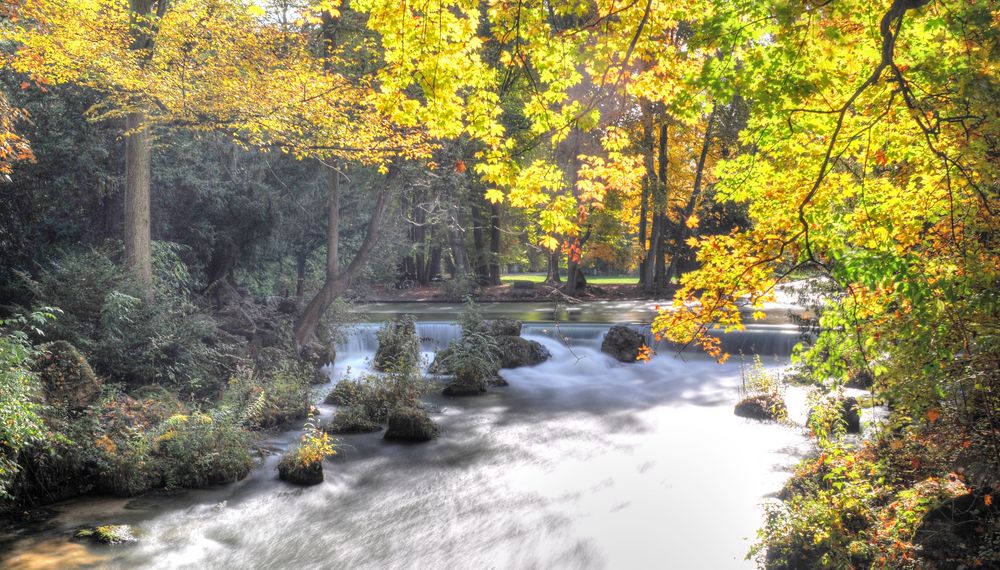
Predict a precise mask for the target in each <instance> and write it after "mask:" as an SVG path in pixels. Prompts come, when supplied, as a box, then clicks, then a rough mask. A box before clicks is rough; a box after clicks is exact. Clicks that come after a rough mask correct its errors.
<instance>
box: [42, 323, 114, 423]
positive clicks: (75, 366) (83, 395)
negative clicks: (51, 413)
mask: <svg viewBox="0 0 1000 570" xmlns="http://www.w3.org/2000/svg"><path fill="white" fill-rule="evenodd" d="M39 349H40V350H41V351H42V354H41V356H39V357H38V358H37V359H36V360H35V364H34V369H35V372H37V373H38V376H39V378H40V379H41V381H42V386H43V387H44V389H45V400H46V401H47V402H48V403H49V404H50V405H52V406H55V407H58V408H63V409H66V410H81V409H83V408H86V407H87V406H89V405H90V404H92V403H94V401H96V400H97V398H98V397H99V396H100V395H101V384H102V383H101V380H100V379H99V378H98V377H97V375H96V374H94V369H93V368H91V367H90V363H88V362H87V359H86V358H84V356H83V354H81V353H80V351H79V350H77V349H76V347H75V346H73V345H72V344H70V343H68V342H66V341H63V340H57V341H55V342H49V343H46V344H43V345H41V346H40V347H39Z"/></svg>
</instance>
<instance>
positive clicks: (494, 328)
mask: <svg viewBox="0 0 1000 570" xmlns="http://www.w3.org/2000/svg"><path fill="white" fill-rule="evenodd" d="M521 324H522V323H521V321H515V320H513V319H496V320H492V321H487V322H486V334H488V335H492V336H521Z"/></svg>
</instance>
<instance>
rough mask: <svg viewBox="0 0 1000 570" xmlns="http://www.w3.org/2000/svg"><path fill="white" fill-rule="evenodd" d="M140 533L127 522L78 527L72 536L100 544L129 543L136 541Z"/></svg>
mask: <svg viewBox="0 0 1000 570" xmlns="http://www.w3.org/2000/svg"><path fill="white" fill-rule="evenodd" d="M141 535H142V533H141V532H140V531H139V530H138V529H136V528H135V527H132V526H129V525H127V524H108V525H102V526H97V527H90V528H83V529H80V530H78V531H77V532H76V534H74V535H73V536H74V537H75V538H81V539H87V540H90V541H93V542H97V543H100V544H130V543H134V542H138V541H139V537H140V536H141Z"/></svg>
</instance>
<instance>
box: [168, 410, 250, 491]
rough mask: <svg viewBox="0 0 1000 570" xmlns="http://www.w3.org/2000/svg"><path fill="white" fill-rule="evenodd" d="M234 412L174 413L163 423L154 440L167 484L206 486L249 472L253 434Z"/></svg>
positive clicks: (237, 478) (175, 485)
mask: <svg viewBox="0 0 1000 570" xmlns="http://www.w3.org/2000/svg"><path fill="white" fill-rule="evenodd" d="M232 415H233V414H229V413H225V412H220V411H217V412H216V414H215V415H214V416H213V415H209V414H204V413H195V414H192V415H190V416H187V415H175V416H173V417H171V418H169V419H168V420H167V421H165V422H164V423H163V425H162V426H161V428H160V433H159V435H157V436H156V438H155V439H154V441H155V444H156V455H157V457H158V458H159V459H160V460H161V461H162V462H163V463H164V465H163V473H164V483H165V484H166V486H167V487H206V486H209V485H217V484H220V483H231V482H234V481H239V480H240V479H242V478H244V477H246V476H247V474H248V473H249V472H250V469H251V468H252V467H253V458H252V457H251V456H250V451H249V445H250V439H251V438H250V434H249V433H248V432H247V431H246V430H244V429H243V428H242V427H240V426H239V425H238V424H237V423H236V422H235V421H233V419H234V418H233V417H232Z"/></svg>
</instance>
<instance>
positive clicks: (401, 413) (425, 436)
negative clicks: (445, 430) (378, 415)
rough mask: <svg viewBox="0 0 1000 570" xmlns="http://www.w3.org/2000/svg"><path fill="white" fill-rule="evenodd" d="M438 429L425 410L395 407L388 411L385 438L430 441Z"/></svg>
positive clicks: (435, 435)
mask: <svg viewBox="0 0 1000 570" xmlns="http://www.w3.org/2000/svg"><path fill="white" fill-rule="evenodd" d="M437 434H438V430H437V426H435V425H434V422H433V421H431V419H430V418H429V417H427V412H425V411H424V410H421V409H420V408H396V409H395V410H393V411H392V412H390V413H389V426H388V428H387V429H386V430H385V439H388V440H394V441H414V442H416V441H430V440H432V439H434V438H435V437H437Z"/></svg>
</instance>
